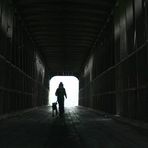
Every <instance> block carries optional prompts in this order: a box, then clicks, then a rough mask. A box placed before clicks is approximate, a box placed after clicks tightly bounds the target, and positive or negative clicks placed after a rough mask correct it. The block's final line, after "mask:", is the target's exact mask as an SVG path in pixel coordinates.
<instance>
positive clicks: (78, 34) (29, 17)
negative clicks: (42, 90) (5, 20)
mask: <svg viewBox="0 0 148 148" xmlns="http://www.w3.org/2000/svg"><path fill="white" fill-rule="evenodd" d="M114 2H115V1H114V0H18V1H17V0H16V1H15V3H16V6H17V7H18V9H19V11H20V13H21V15H22V17H23V19H24V21H25V23H26V25H27V28H28V30H29V32H30V34H31V36H32V38H33V39H34V41H35V43H36V44H37V47H38V49H39V50H40V53H41V54H42V56H43V58H44V59H45V62H46V64H47V65H48V68H49V70H50V71H52V72H68V73H79V72H80V71H81V68H82V67H83V65H84V63H85V62H86V59H87V58H88V56H89V54H90V51H91V49H92V45H93V43H94V42H95V40H96V37H97V35H98V33H99V32H100V30H101V29H102V27H103V25H104V24H105V22H106V19H107V17H108V16H109V14H110V12H111V10H112V8H113V6H114Z"/></svg>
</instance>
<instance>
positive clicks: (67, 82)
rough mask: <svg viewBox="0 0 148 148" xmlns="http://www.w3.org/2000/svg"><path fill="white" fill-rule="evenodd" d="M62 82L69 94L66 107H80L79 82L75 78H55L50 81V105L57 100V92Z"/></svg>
mask: <svg viewBox="0 0 148 148" xmlns="http://www.w3.org/2000/svg"><path fill="white" fill-rule="evenodd" d="M60 82H62V83H63V84H64V88H65V89H66V93H67V99H65V107H72V106H78V91H79V80H78V79H77V78H76V77H73V76H55V77H53V78H52V79H51V80H50V92H49V105H51V104H52V103H53V102H56V100H57V98H56V96H55V91H56V89H57V88H58V86H59V83H60Z"/></svg>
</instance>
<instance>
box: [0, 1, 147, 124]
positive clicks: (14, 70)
mask: <svg viewBox="0 0 148 148" xmlns="http://www.w3.org/2000/svg"><path fill="white" fill-rule="evenodd" d="M147 41H148V2H147V1H146V0H126V1H125V0H112V1H111V0H81V1H80V0H19V1H17V0H0V115H4V114H7V113H12V112H16V111H21V110H25V109H28V108H34V107H36V106H42V105H47V103H48V92H49V84H48V82H49V80H50V79H51V78H52V77H53V76H56V75H64V76H76V77H77V78H78V79H79V81H80V90H79V105H81V106H85V107H89V108H93V109H96V110H101V111H103V112H107V113H110V114H117V115H120V116H123V117H125V118H129V119H136V120H139V121H146V122H148V116H147V113H148V43H147Z"/></svg>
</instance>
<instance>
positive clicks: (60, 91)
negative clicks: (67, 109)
mask: <svg viewBox="0 0 148 148" xmlns="http://www.w3.org/2000/svg"><path fill="white" fill-rule="evenodd" d="M55 95H56V96H57V101H58V104H59V114H60V116H62V115H63V114H64V96H65V97H66V98H67V94H66V91H65V88H64V87H63V83H62V82H60V84H59V87H58V88H57V90H56V92H55Z"/></svg>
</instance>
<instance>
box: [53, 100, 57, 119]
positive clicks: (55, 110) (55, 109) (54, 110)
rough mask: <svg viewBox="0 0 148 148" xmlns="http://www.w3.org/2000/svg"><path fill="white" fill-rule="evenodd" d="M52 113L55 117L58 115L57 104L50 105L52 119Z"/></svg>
mask: <svg viewBox="0 0 148 148" xmlns="http://www.w3.org/2000/svg"><path fill="white" fill-rule="evenodd" d="M54 112H55V113H56V116H57V115H58V110H57V102H54V103H52V116H53V117H54Z"/></svg>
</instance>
